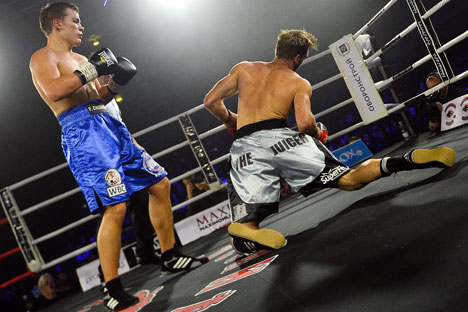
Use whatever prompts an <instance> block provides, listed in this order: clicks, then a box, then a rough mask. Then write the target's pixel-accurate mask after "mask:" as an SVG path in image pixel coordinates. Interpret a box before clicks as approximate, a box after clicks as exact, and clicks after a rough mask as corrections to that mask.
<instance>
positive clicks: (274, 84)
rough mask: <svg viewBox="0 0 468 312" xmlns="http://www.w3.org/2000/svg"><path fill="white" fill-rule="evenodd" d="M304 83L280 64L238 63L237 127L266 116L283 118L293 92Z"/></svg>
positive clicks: (268, 117) (291, 101)
mask: <svg viewBox="0 0 468 312" xmlns="http://www.w3.org/2000/svg"><path fill="white" fill-rule="evenodd" d="M304 83H305V81H304V79H303V78H301V77H300V76H299V75H298V74H296V73H295V72H294V71H293V70H291V69H289V68H287V67H285V66H282V65H278V64H275V63H265V62H245V63H242V64H241V66H240V67H239V73H238V81H237V84H238V92H239V96H238V98H239V99H238V101H239V104H238V119H237V128H238V129H239V128H241V127H243V126H245V125H248V124H251V123H255V122H258V121H261V120H266V119H272V118H277V119H278V118H279V119H286V118H287V116H288V114H289V111H290V110H291V108H292V106H293V103H294V96H295V94H296V92H297V91H298V89H299V88H301V86H302V85H303V84H304Z"/></svg>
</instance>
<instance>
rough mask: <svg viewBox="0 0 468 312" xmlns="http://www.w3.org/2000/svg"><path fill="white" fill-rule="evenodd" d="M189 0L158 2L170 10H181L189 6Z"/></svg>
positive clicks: (160, 0) (161, 0)
mask: <svg viewBox="0 0 468 312" xmlns="http://www.w3.org/2000/svg"><path fill="white" fill-rule="evenodd" d="M188 2H189V0H158V1H157V4H159V5H161V6H163V7H165V8H166V9H169V10H177V11H181V10H184V9H185V8H186V7H187V4H188Z"/></svg>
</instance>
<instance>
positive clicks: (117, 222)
mask: <svg viewBox="0 0 468 312" xmlns="http://www.w3.org/2000/svg"><path fill="white" fill-rule="evenodd" d="M125 211H126V204H125V202H123V203H118V204H115V205H111V206H107V207H106V209H105V211H104V214H103V217H102V221H101V226H100V227H99V233H98V239H97V246H98V251H99V259H100V261H101V267H102V271H103V273H104V280H105V281H106V286H105V290H104V292H105V297H104V306H105V307H106V309H108V310H111V311H114V310H121V309H124V308H126V307H129V306H132V305H134V304H136V303H138V301H139V299H138V297H135V296H131V295H129V294H127V293H126V292H125V290H124V289H123V286H122V283H121V282H120V278H119V275H118V269H119V257H120V246H121V233H122V223H123V219H124V217H125Z"/></svg>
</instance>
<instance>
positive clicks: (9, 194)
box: [0, 0, 468, 285]
mask: <svg viewBox="0 0 468 312" xmlns="http://www.w3.org/2000/svg"><path fill="white" fill-rule="evenodd" d="M396 2H397V0H391V1H389V2H388V3H387V4H386V5H385V6H384V7H383V8H382V9H381V10H380V11H379V12H377V14H375V15H374V16H373V17H372V18H371V19H370V20H369V21H368V22H367V23H366V24H365V25H364V26H363V27H362V28H361V29H359V30H358V31H357V32H356V33H354V34H352V38H353V39H354V40H356V39H358V38H359V37H360V36H362V35H365V33H366V31H368V30H369V28H371V26H372V25H373V24H374V23H375V22H376V21H377V20H379V18H380V17H381V16H382V15H383V14H385V13H386V12H387V11H389V10H391V7H392V6H393V5H394V4H395V3H396ZM406 2H407V3H408V7H409V9H410V10H411V11H412V12H413V17H414V19H415V21H414V22H413V23H412V24H410V25H409V26H408V27H406V28H405V29H404V30H403V31H401V32H400V33H398V34H397V35H396V36H394V37H393V38H392V39H391V40H390V41H388V42H387V43H385V44H384V45H383V46H382V47H381V48H380V49H378V50H377V51H372V52H373V53H372V54H371V55H369V56H368V57H367V58H366V59H362V63H363V64H365V66H368V65H369V64H371V63H372V62H375V60H378V58H379V56H381V55H382V54H383V53H385V52H386V51H387V50H389V49H391V48H392V47H393V46H394V45H396V44H397V43H398V42H399V41H400V40H401V39H402V38H404V37H405V36H406V35H408V34H409V33H410V32H412V31H414V30H415V29H418V30H419V31H420V35H421V38H422V40H423V41H424V42H426V43H427V42H429V41H430V42H431V43H432V44H430V45H429V46H427V47H428V54H427V55H425V56H424V57H422V58H421V59H420V60H418V61H416V62H414V63H413V64H411V65H410V66H409V67H407V68H403V69H401V71H400V72H398V73H396V74H394V75H392V76H391V77H385V78H384V79H383V80H381V81H378V82H375V89H376V90H377V91H378V92H381V91H383V90H387V89H388V90H390V91H391V89H392V82H394V81H397V80H398V79H400V78H401V77H403V76H404V75H406V74H408V73H409V72H411V71H412V70H414V69H416V68H418V67H420V66H421V65H423V64H425V63H427V62H429V61H433V62H434V64H435V65H436V68H438V69H439V73H440V74H441V77H442V78H443V79H442V80H443V81H442V83H441V84H439V85H437V86H436V87H434V88H432V89H429V90H427V91H425V92H422V93H420V94H418V95H416V96H413V97H411V98H409V99H406V100H404V101H398V99H395V102H396V103H398V105H396V106H394V107H392V108H390V109H388V110H387V111H386V113H385V116H388V114H392V113H395V112H400V111H401V110H402V109H404V108H405V107H407V105H408V103H412V102H413V101H415V100H417V99H419V98H422V97H427V96H429V95H430V94H432V93H434V92H437V91H438V90H440V89H442V88H444V87H445V86H447V85H449V84H453V83H455V82H457V81H460V80H462V79H464V78H466V77H467V76H468V71H464V72H462V73H460V74H457V75H454V73H453V71H452V69H451V68H450V63H449V62H448V61H446V60H445V61H444V58H446V56H445V53H444V52H445V51H447V50H448V49H450V48H451V47H453V46H454V45H456V44H458V43H460V42H462V41H463V40H465V39H466V38H467V36H468V30H466V31H464V32H462V33H460V34H459V35H457V36H456V37H454V38H453V39H451V40H450V41H448V42H446V43H443V44H442V43H440V42H439V41H438V39H437V36H436V35H435V36H434V35H433V33H432V31H427V29H428V28H430V27H431V25H429V24H430V22H429V18H430V17H431V16H433V15H434V14H436V13H437V11H439V10H440V9H442V8H443V7H444V6H445V5H446V4H447V3H449V2H450V0H442V1H440V2H438V3H437V4H436V5H434V6H433V7H432V8H430V9H429V10H427V11H426V10H425V9H424V6H423V5H422V3H421V2H420V1H418V0H407V1H406ZM424 27H426V28H424ZM424 30H426V31H424ZM428 38H429V41H428ZM431 49H432V50H431ZM332 53H333V50H332V46H330V47H329V48H328V49H327V50H324V51H322V52H321V53H318V54H316V55H314V56H312V57H309V58H307V59H306V60H305V61H304V63H303V65H302V68H303V69H305V70H307V64H309V63H312V62H314V61H316V60H318V59H320V58H322V57H325V56H327V55H329V54H332ZM377 63H378V62H377ZM441 64H442V65H441ZM379 65H380V64H378V66H379ZM340 79H346V75H345V74H344V73H343V72H341V71H340V73H338V74H336V75H334V76H331V77H329V78H327V79H325V80H323V81H321V82H319V83H316V84H314V85H313V86H312V89H313V90H317V89H320V88H322V87H324V86H326V85H328V84H331V83H332V82H334V81H337V80H340ZM392 94H394V93H392ZM311 102H312V103H313V102H314V97H313V96H312V99H311ZM352 103H355V97H353V96H352V97H350V98H348V99H346V100H344V101H342V102H340V103H337V104H336V105H333V106H332V107H330V108H327V109H325V110H323V111H320V112H314V110H312V111H313V112H314V115H315V117H316V119H317V120H318V121H320V118H322V117H324V116H326V115H329V114H332V113H334V112H335V111H337V110H338V109H340V108H342V107H345V106H348V105H350V104H352ZM203 110H204V105H203V104H200V105H198V106H196V107H194V108H192V109H190V110H188V111H186V112H183V113H181V114H178V115H176V116H174V117H172V118H169V119H167V120H165V121H162V122H159V123H157V124H155V125H152V126H150V127H148V128H146V129H143V130H141V131H138V132H136V133H133V137H134V138H137V139H138V138H139V137H143V136H144V135H146V134H149V133H152V132H154V131H159V130H161V129H163V128H164V127H165V126H167V125H173V124H178V125H179V129H180V131H181V132H182V133H183V135H184V136H185V140H184V141H182V142H178V143H176V144H174V145H173V146H172V147H170V148H168V149H165V150H164V151H161V152H157V153H155V154H152V155H151V156H152V157H153V158H154V159H156V160H158V159H160V158H161V157H163V156H169V157H173V158H174V159H177V157H179V158H180V156H179V154H178V153H179V151H180V149H182V148H187V147H190V150H191V151H192V153H193V156H194V158H195V159H196V160H197V164H198V167H196V168H194V169H191V170H188V171H186V172H184V173H183V174H181V175H178V176H176V177H173V178H171V179H170V183H171V184H175V183H177V182H180V181H182V180H183V179H185V178H188V177H190V176H192V175H193V174H195V173H198V172H201V173H203V175H204V177H205V180H206V182H207V183H208V185H209V186H210V190H209V191H206V192H204V193H202V194H200V195H198V196H195V197H194V198H192V199H189V200H186V201H184V202H181V203H178V204H176V205H174V206H173V208H172V209H173V211H176V210H178V209H180V208H182V207H184V206H187V205H189V204H191V203H193V202H197V201H203V200H204V198H206V197H207V196H210V195H211V194H213V193H215V192H217V191H219V190H220V189H221V188H225V187H226V183H222V182H220V179H219V176H220V173H218V172H217V171H216V168H215V166H216V165H218V164H222V163H225V162H226V161H227V160H228V158H229V154H224V155H222V156H221V157H218V158H215V159H210V157H209V156H208V153H207V150H206V148H205V147H204V144H203V142H206V141H207V140H209V139H210V138H211V137H212V136H214V135H216V134H218V133H223V132H226V129H225V127H224V125H220V126H217V127H214V128H212V129H209V130H207V131H205V132H203V133H198V131H197V128H196V125H194V124H193V122H192V118H191V116H193V114H195V113H204V114H209V113H208V112H203ZM385 116H384V117H382V118H385ZM401 118H402V119H403V121H404V122H405V123H406V125H407V127H408V128H411V125H410V124H409V123H408V120H407V119H406V117H405V115H404V114H402V115H401ZM367 124H368V122H366V121H365V120H362V121H360V122H357V123H356V124H354V125H352V126H350V127H348V128H345V129H341V130H340V131H338V132H336V133H331V135H330V136H329V141H331V140H333V139H335V138H339V137H341V136H343V135H345V134H347V133H350V132H353V131H354V130H356V129H358V128H360V127H363V126H365V125H367ZM172 155H173V156H172ZM67 167H68V164H67V163H63V164H60V165H58V166H55V167H53V168H50V169H48V170H46V171H43V172H40V173H38V174H35V175H33V176H31V177H29V178H27V179H25V180H23V181H20V182H17V183H15V184H12V185H9V186H7V187H5V188H4V189H2V190H1V191H0V199H1V203H2V207H3V209H4V211H5V214H6V216H7V219H8V223H9V224H10V226H11V229H12V231H13V233H14V235H15V238H16V240H17V243H18V248H15V249H14V250H9V251H5V252H2V251H0V252H1V255H0V260H1V259H2V258H4V257H8V256H9V255H11V254H14V253H17V252H21V253H22V255H23V257H24V259H25V262H26V264H27V267H28V270H29V271H27V272H25V273H24V274H22V275H20V276H18V277H17V278H15V279H14V280H12V281H9V282H7V283H10V282H11V283H13V282H15V281H17V280H19V279H21V278H24V277H27V276H29V275H30V274H32V273H31V272H41V271H43V270H47V269H49V268H52V267H54V266H56V265H58V264H60V263H63V262H64V261H67V260H69V259H72V258H74V257H76V256H78V255H81V254H83V253H85V252H87V251H89V250H93V249H95V248H96V243H95V242H92V243H89V244H87V245H85V246H82V247H81V248H79V249H77V250H74V251H72V252H69V253H67V254H65V255H63V256H61V257H58V258H56V259H53V260H50V261H45V260H44V258H45V257H44V256H43V254H42V252H41V248H40V246H39V245H40V244H41V243H43V242H46V241H48V240H50V239H52V238H57V237H60V236H61V235H62V234H64V233H66V232H69V231H74V230H76V229H77V228H78V227H79V226H81V225H83V224H87V223H90V222H95V221H96V219H97V218H98V216H97V215H89V216H86V217H84V218H80V219H77V220H75V221H73V222H71V223H69V224H68V225H66V226H64V227H62V228H60V229H57V230H54V231H52V232H50V233H48V234H45V235H42V236H39V237H35V236H33V235H32V234H31V231H30V230H29V227H28V223H29V221H28V219H29V218H30V217H33V213H35V212H38V211H42V212H43V213H47V208H48V207H50V205H52V204H54V203H59V202H61V201H63V200H64V199H66V198H69V197H71V196H73V195H76V194H78V193H80V188H79V187H76V188H73V189H70V190H69V191H66V192H64V193H61V194H57V195H56V196H53V197H52V198H49V199H47V200H44V201H41V202H38V203H36V204H34V205H32V206H29V207H20V206H19V205H18V204H17V200H16V198H15V192H16V191H17V190H20V189H21V188H23V187H25V186H28V185H29V186H30V185H32V184H35V185H37V186H38V187H41V183H40V182H41V180H42V179H44V178H46V177H48V176H50V175H52V174H54V173H57V172H60V171H62V170H67ZM70 177H71V174H70ZM294 198H295V199H296V200H300V201H303V199H297V198H301V196H296V197H294ZM288 204H289V205H292V204H291V200H286V204H282V205H288ZM69 209H73V208H69ZM280 210H281V209H280ZM55 217H57V218H59V217H60V216H55ZM6 223H7V221H6V219H3V220H2V222H1V223H0V224H2V225H3V224H6ZM202 239H203V238H202ZM226 243H227V241H226ZM57 248H60V247H59V246H57ZM123 248H125V246H124V247H123ZM2 285H3V284H2Z"/></svg>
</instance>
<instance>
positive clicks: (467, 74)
mask: <svg viewBox="0 0 468 312" xmlns="http://www.w3.org/2000/svg"><path fill="white" fill-rule="evenodd" d="M396 1H397V0H391V1H390V2H388V3H387V4H386V5H385V6H384V7H383V8H382V9H381V10H380V11H379V12H378V13H377V14H376V15H374V17H372V19H371V20H369V22H368V23H366V24H365V25H364V26H363V27H362V28H361V29H360V30H359V31H358V32H356V34H354V35H353V37H354V38H356V37H357V36H359V35H360V34H362V33H364V32H365V31H366V30H367V29H368V28H369V27H370V26H371V25H372V24H373V23H375V21H376V20H378V19H379V18H380V17H381V16H382V15H383V13H385V12H386V11H387V10H388V9H389V8H390V7H391V6H393V4H395V3H396ZM448 2H450V0H442V1H440V2H439V3H437V4H436V5H435V6H433V7H432V8H431V9H430V10H429V11H427V12H426V13H425V14H424V15H423V16H422V18H423V19H427V18H429V17H430V16H431V15H432V14H434V13H435V12H436V11H438V10H439V9H440V8H442V7H443V6H444V5H445V4H447V3H448ZM414 28H416V22H414V23H413V24H411V25H410V26H408V27H407V28H406V29H405V30H403V31H402V32H400V33H399V34H398V35H396V36H395V37H394V38H393V39H391V40H390V41H389V42H387V43H386V44H385V45H384V46H383V47H382V48H381V49H380V50H378V51H377V52H375V53H374V54H373V55H372V56H370V57H369V58H368V59H367V60H366V63H370V62H371V61H372V60H374V59H375V58H376V57H378V56H379V55H381V54H382V53H383V52H385V51H386V50H387V49H388V48H390V47H391V46H393V45H394V44H395V43H396V42H397V41H399V40H400V39H401V38H403V37H404V36H406V35H407V34H408V33H409V32H411V31H412V30H414ZM467 36H468V31H465V32H464V33H462V34H461V35H459V36H457V37H455V38H454V39H452V40H450V41H449V42H447V43H446V44H444V45H443V46H441V47H440V48H439V49H437V52H438V53H442V52H444V51H445V50H447V49H449V48H450V47H452V46H453V45H455V44H457V43H458V42H460V41H462V40H464V39H466V37H467ZM329 53H330V50H329V49H327V50H326V51H323V52H321V53H319V54H317V55H315V56H312V57H309V58H307V59H306V60H304V64H307V63H310V62H312V61H314V60H317V59H319V58H321V57H323V56H325V55H327V54H329ZM430 58H431V55H426V56H425V57H423V58H422V59H420V60H418V61H416V62H415V63H414V64H412V65H411V66H409V67H408V68H406V69H404V70H402V71H400V72H399V73H397V74H396V75H393V76H392V77H390V78H388V79H385V80H383V81H379V82H377V83H376V84H375V85H376V87H377V89H378V90H379V91H380V90H383V89H385V88H386V87H388V86H389V85H390V83H391V82H392V81H394V80H396V79H398V78H400V77H402V76H403V75H405V74H406V73H408V72H410V71H411V70H413V69H415V68H417V67H419V66H420V65H422V64H423V63H425V62H426V61H428V60H429V59H430ZM341 77H342V75H341V73H340V74H337V75H335V76H332V77H330V78H328V79H325V80H323V81H321V82H319V83H317V84H315V85H313V88H314V89H318V88H320V87H322V86H324V85H326V84H329V83H331V82H333V81H335V80H338V79H340V78H341ZM466 77H468V71H465V72H463V73H461V74H459V75H457V76H455V77H453V78H451V79H449V80H447V81H444V82H442V83H440V84H439V85H437V86H435V87H434V88H431V89H428V90H427V91H425V92H422V93H420V94H418V95H416V96H414V97H412V98H411V99H408V100H406V101H404V102H403V103H400V104H399V105H397V106H396V107H394V108H392V109H390V110H388V112H389V113H393V112H396V111H398V110H400V109H402V108H404V107H405V106H406V104H408V103H410V102H411V101H413V100H415V99H417V98H418V97H422V96H428V95H430V94H432V93H434V92H436V91H438V90H440V89H441V88H443V87H445V86H447V85H449V84H451V83H454V82H456V81H459V80H461V79H464V78H466ZM352 102H353V99H352V98H350V99H347V100H344V101H342V102H340V103H338V104H336V105H334V106H333V107H330V108H328V109H326V110H324V111H322V112H319V113H317V114H315V116H316V118H319V117H322V116H325V115H327V114H329V113H331V112H333V111H335V110H337V109H339V108H342V107H344V106H346V105H348V104H350V103H352ZM203 109H204V105H203V104H200V105H198V106H196V107H194V108H192V109H190V110H187V111H186V112H184V113H181V114H178V115H176V116H174V117H171V118H169V119H166V120H164V121H162V122H159V123H157V124H155V125H153V126H150V127H148V128H145V129H143V130H140V131H138V132H136V133H134V134H133V137H135V138H136V137H139V136H142V135H144V134H147V133H149V132H151V131H154V130H156V129H159V128H161V127H163V126H166V125H168V124H170V123H172V122H177V121H178V120H179V117H182V116H184V115H190V114H192V113H195V112H197V111H200V110H203ZM362 126H364V122H362V121H361V122H359V123H357V124H355V125H353V126H351V127H348V128H346V129H343V130H341V131H339V132H337V133H334V134H332V135H330V137H329V140H333V139H334V138H337V137H339V136H341V135H344V134H346V133H349V132H351V131H354V130H356V129H358V128H360V127H362ZM222 131H225V127H224V125H220V126H217V127H215V128H213V129H210V130H208V131H206V132H204V133H202V134H200V135H199V136H198V137H199V139H200V140H201V139H204V138H207V137H209V136H211V135H213V134H215V133H218V132H222ZM188 145H189V142H188V141H184V142H181V143H179V144H176V145H174V146H172V147H170V148H167V149H166V150H164V151H161V152H158V153H156V154H154V155H152V157H153V158H159V157H161V156H163V155H166V154H169V153H171V152H174V151H176V150H177V149H180V148H182V147H184V146H188ZM228 157H229V153H228V154H226V155H223V156H221V157H219V158H217V159H215V160H213V161H210V160H209V162H210V163H211V164H212V165H214V164H217V163H221V162H223V161H225V160H227V159H228ZM66 167H68V164H67V163H63V164H61V165H58V166H55V167H53V168H50V169H48V170H45V171H43V172H41V173H38V174H36V175H33V176H31V177H29V178H27V179H24V180H22V181H20V182H18V183H15V184H12V185H10V186H9V187H7V188H6V189H7V190H9V191H13V190H15V189H18V188H20V187H22V186H24V185H26V184H29V183H31V182H34V181H36V180H38V179H41V178H43V177H45V176H47V175H49V174H52V173H54V172H56V171H59V170H61V169H64V168H66ZM201 170H202V169H201V168H200V167H197V168H195V169H192V170H189V171H186V172H184V173H183V174H181V175H179V176H177V177H174V178H172V179H171V180H170V182H171V183H175V182H178V181H180V180H182V179H184V178H186V177H189V176H191V175H193V174H195V173H197V172H199V171H201ZM225 187H227V184H226V183H224V184H222V185H221V186H220V187H219V188H216V189H212V190H208V191H206V192H204V193H202V194H199V195H197V196H195V197H194V198H191V199H189V200H187V201H184V202H182V203H179V204H177V205H175V206H174V207H173V208H172V210H173V211H175V210H177V209H179V208H181V207H183V206H186V205H189V204H191V203H192V202H195V201H197V200H200V199H202V198H204V197H206V196H209V195H211V194H213V193H214V192H216V191H218V190H219V189H221V188H225ZM79 192H80V188H79V187H77V188H74V189H72V190H70V191H67V192H65V193H62V194H60V195H57V196H55V197H52V198H50V199H48V200H45V201H43V202H41V203H38V204H35V205H33V206H31V207H29V208H27V209H24V210H22V211H20V212H19V215H20V216H25V215H27V214H30V213H32V212H34V211H36V210H38V209H41V208H43V207H46V206H48V205H50V204H52V203H55V202H57V201H60V200H62V199H64V198H67V197H69V196H71V195H74V194H77V193H79ZM97 217H98V216H97V215H88V216H86V217H84V218H82V219H80V220H77V221H75V222H72V223H70V224H68V225H66V226H64V227H62V228H61V229H58V230H56V231H53V232H50V233H48V234H46V235H43V236H41V237H39V238H36V239H32V241H31V244H32V245H35V246H36V245H37V244H39V243H42V242H44V241H46V240H48V239H50V238H52V237H56V236H58V235H60V234H62V233H64V232H66V231H69V230H71V229H73V228H75V227H77V226H80V225H82V224H84V223H87V222H89V221H91V220H94V219H96V218H97ZM94 248H96V243H95V242H94V243H91V244H88V245H87V246H84V247H82V248H80V249H78V250H75V251H73V252H71V253H69V254H67V255H64V256H62V257H60V258H57V259H55V260H53V261H51V262H49V263H45V264H43V265H42V266H41V269H42V270H43V269H47V268H50V267H53V266H54V265H56V264H59V263H61V262H63V261H65V260H68V259H71V258H73V257H75V256H77V255H79V254H82V253H84V252H86V251H88V250H91V249H94Z"/></svg>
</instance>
